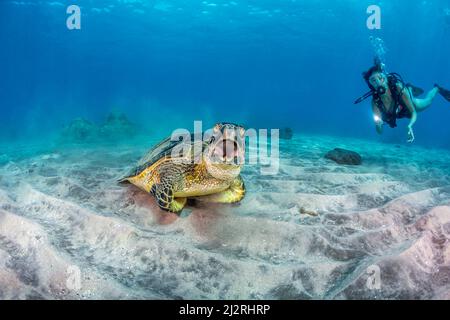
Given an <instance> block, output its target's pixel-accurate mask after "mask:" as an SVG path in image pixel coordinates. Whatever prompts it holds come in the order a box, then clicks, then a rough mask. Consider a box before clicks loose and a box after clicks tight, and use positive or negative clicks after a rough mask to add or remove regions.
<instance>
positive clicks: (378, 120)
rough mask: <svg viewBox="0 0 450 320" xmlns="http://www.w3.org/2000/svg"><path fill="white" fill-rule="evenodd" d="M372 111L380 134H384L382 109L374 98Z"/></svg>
mask: <svg viewBox="0 0 450 320" xmlns="http://www.w3.org/2000/svg"><path fill="white" fill-rule="evenodd" d="M372 112H373V117H374V120H375V128H376V130H377V132H378V134H382V133H383V120H381V111H380V108H378V106H377V104H376V103H375V101H374V100H372Z"/></svg>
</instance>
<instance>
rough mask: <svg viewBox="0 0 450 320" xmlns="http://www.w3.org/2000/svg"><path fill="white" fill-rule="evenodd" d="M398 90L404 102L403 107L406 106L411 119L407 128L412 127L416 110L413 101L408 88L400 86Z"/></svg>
mask: <svg viewBox="0 0 450 320" xmlns="http://www.w3.org/2000/svg"><path fill="white" fill-rule="evenodd" d="M400 90H401V93H402V99H403V102H404V103H405V107H406V108H408V110H409V112H410V113H411V119H410V121H409V124H408V128H412V127H413V126H414V124H415V123H416V121H417V111H416V108H415V107H414V102H413V101H412V97H411V93H410V91H409V89H408V88H406V87H404V88H400Z"/></svg>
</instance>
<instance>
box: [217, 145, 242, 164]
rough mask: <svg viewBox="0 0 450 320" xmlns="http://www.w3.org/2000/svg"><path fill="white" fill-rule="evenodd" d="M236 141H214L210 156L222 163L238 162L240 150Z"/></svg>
mask: <svg viewBox="0 0 450 320" xmlns="http://www.w3.org/2000/svg"><path fill="white" fill-rule="evenodd" d="M239 149H240V148H239V145H238V143H237V142H236V141H234V140H230V139H222V140H220V141H218V142H217V143H216V145H215V146H214V149H213V154H212V157H213V159H214V160H215V161H218V162H222V163H236V164H237V163H238V161H239V156H240V150H239Z"/></svg>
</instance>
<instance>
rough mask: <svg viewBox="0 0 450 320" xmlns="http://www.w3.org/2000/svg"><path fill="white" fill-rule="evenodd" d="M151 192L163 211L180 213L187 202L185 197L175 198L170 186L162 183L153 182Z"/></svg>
mask: <svg viewBox="0 0 450 320" xmlns="http://www.w3.org/2000/svg"><path fill="white" fill-rule="evenodd" d="M151 193H152V194H153V195H154V196H155V198H156V201H157V202H158V206H159V207H160V208H161V209H162V210H164V211H169V212H173V213H180V212H181V211H182V210H183V208H184V206H185V205H186V202H187V198H175V197H174V195H173V190H172V188H171V187H170V186H165V185H164V184H155V185H154V186H153V187H152V189H151Z"/></svg>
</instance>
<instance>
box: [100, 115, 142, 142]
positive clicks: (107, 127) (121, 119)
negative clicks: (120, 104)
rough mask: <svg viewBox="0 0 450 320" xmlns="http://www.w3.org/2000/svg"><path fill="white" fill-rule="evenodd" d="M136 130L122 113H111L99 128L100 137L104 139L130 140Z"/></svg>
mask: <svg viewBox="0 0 450 320" xmlns="http://www.w3.org/2000/svg"><path fill="white" fill-rule="evenodd" d="M136 133H137V132H136V128H135V126H134V125H133V124H132V123H131V121H130V120H129V119H128V118H127V116H126V115H125V114H124V113H122V112H117V111H113V112H111V113H110V114H109V115H108V117H107V118H106V122H105V123H104V124H103V125H102V126H101V127H100V136H101V137H102V138H105V139H124V138H132V137H134V136H135V135H136Z"/></svg>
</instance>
